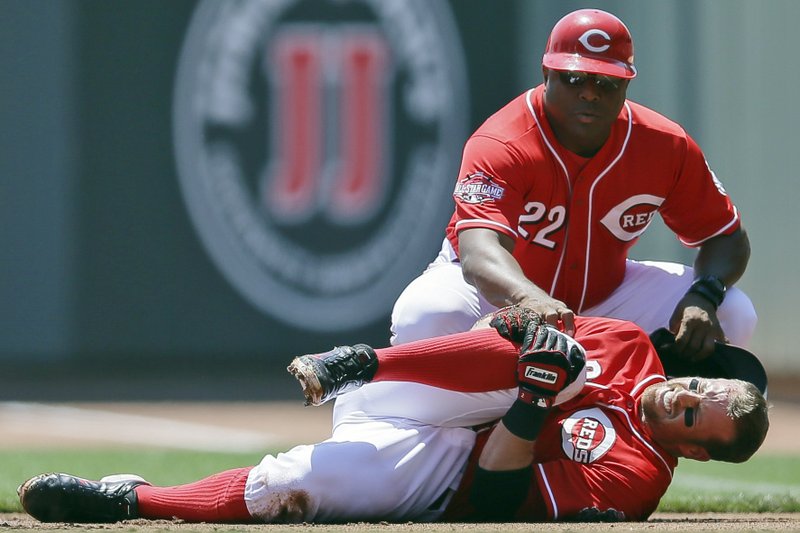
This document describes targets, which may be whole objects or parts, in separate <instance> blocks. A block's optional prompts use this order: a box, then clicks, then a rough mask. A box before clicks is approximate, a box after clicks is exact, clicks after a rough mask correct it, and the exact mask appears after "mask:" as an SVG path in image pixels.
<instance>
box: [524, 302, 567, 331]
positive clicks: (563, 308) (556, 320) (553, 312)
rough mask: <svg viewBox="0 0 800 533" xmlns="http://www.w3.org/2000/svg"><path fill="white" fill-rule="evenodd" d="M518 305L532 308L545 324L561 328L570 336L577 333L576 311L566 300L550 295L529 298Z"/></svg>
mask: <svg viewBox="0 0 800 533" xmlns="http://www.w3.org/2000/svg"><path fill="white" fill-rule="evenodd" d="M517 305H519V306H520V307H525V308H528V309H530V310H532V311H533V312H535V313H536V314H538V315H539V316H540V317H542V320H543V321H544V323H545V324H550V325H551V326H553V327H554V328H558V329H560V330H561V331H563V332H564V333H566V334H567V335H569V336H570V337H572V336H574V335H575V313H573V312H572V309H570V308H569V307H568V306H567V304H565V303H564V302H562V301H560V300H556V299H555V298H549V297H548V298H538V299H533V298H529V299H525V300H523V301H521V302H519V303H518V304H517Z"/></svg>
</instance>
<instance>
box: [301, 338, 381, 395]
mask: <svg viewBox="0 0 800 533" xmlns="http://www.w3.org/2000/svg"><path fill="white" fill-rule="evenodd" d="M287 370H288V371H289V373H290V374H292V375H293V376H294V377H295V378H297V380H298V381H299V382H300V386H301V387H303V395H305V397H306V405H322V404H323V403H325V402H327V401H328V400H332V399H333V398H336V397H337V396H339V395H340V394H344V393H345V392H349V391H351V390H355V389H357V388H358V387H360V386H361V385H363V384H365V383H369V382H370V381H371V380H372V378H373V377H374V376H375V372H376V371H377V370H378V356H377V355H376V354H375V350H373V349H372V348H370V347H369V346H367V345H366V344H356V345H354V346H337V347H336V348H334V349H333V350H331V351H329V352H325V353H320V354H310V355H301V356H300V357H295V358H294V360H293V361H292V363H291V364H290V365H289V366H288V368H287Z"/></svg>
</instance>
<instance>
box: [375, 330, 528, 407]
mask: <svg viewBox="0 0 800 533" xmlns="http://www.w3.org/2000/svg"><path fill="white" fill-rule="evenodd" d="M375 352H376V353H377V354H378V371H377V372H376V374H375V377H374V378H373V381H415V382H418V383H424V384H426V385H434V386H436V387H441V388H443V389H449V390H455V391H460V392H485V391H492V390H500V389H510V388H512V387H516V386H517V361H518V360H519V347H518V346H516V345H515V344H514V343H513V342H511V341H509V340H506V339H504V338H503V337H501V336H500V335H498V334H497V331H495V330H494V329H481V330H475V331H467V332H465V333H456V334H453V335H447V336H444V337H436V338H433V339H425V340H421V341H415V342H409V343H407V344H401V345H399V346H392V347H390V348H379V349H377V350H375Z"/></svg>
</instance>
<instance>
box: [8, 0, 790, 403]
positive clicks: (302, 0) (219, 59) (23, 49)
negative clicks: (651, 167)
mask: <svg viewBox="0 0 800 533" xmlns="http://www.w3.org/2000/svg"><path fill="white" fill-rule="evenodd" d="M581 7H599V8H601V9H606V10H608V11H611V12H613V13H615V14H617V15H618V16H619V17H620V18H622V19H623V20H624V21H625V22H626V23H627V25H628V27H629V28H630V30H631V32H632V33H633V37H634V41H635V44H636V64H637V67H638V70H639V77H638V78H637V79H636V80H635V81H634V82H633V83H632V84H631V87H630V90H629V97H630V98H631V99H633V100H636V101H638V102H640V103H643V104H645V105H647V106H649V107H652V108H654V109H656V110H658V111H660V112H662V113H664V114H666V115H667V116H670V117H671V118H673V119H674V120H676V121H678V122H680V123H681V124H682V125H683V126H684V127H685V128H686V129H687V130H688V131H689V133H690V134H691V135H693V136H694V137H695V138H696V139H697V140H698V142H699V143H700V145H701V147H703V149H704V151H705V153H706V155H707V157H708V160H709V162H710V164H711V166H712V168H714V170H715V172H716V174H717V175H718V176H719V178H720V179H721V180H722V182H723V183H724V185H725V187H726V189H727V191H728V192H729V193H730V194H731V196H732V197H733V199H734V201H735V202H736V204H737V205H738V207H739V209H740V211H741V213H742V217H743V221H744V224H745V225H746V228H747V229H748V231H749V233H750V238H751V241H752V246H753V255H752V259H751V262H750V266H749V268H748V271H747V273H746V274H745V276H744V278H743V279H742V280H741V282H740V284H739V285H740V286H741V287H742V288H743V289H744V290H745V291H746V292H747V293H748V294H749V295H750V296H751V298H752V299H753V301H754V303H755V305H756V308H757V311H758V313H759V317H760V321H759V326H758V330H757V332H756V337H755V339H754V342H753V349H754V350H755V351H756V352H757V353H759V354H760V355H761V356H762V358H763V359H764V361H765V364H766V366H767V368H768V371H769V372H770V374H772V375H774V376H787V375H788V376H798V375H800V358H798V357H797V356H796V353H795V352H796V350H795V349H794V347H793V343H792V342H791V336H790V335H791V331H792V329H793V327H794V319H795V316H794V309H795V302H796V301H798V300H799V299H800V286H799V285H798V283H796V282H795V277H796V271H797V266H796V265H797V263H798V261H799V260H800V246H798V244H799V241H800V238H798V236H797V232H796V230H795V227H794V223H795V222H794V216H793V213H794V209H793V207H794V206H793V204H794V202H796V201H797V199H798V198H799V197H800V194H798V191H800V188H799V187H798V186H797V185H796V183H795V181H796V180H795V176H794V165H793V164H792V163H791V161H792V160H793V155H794V152H796V151H797V141H798V134H797V131H796V128H797V126H796V124H797V122H798V118H800V112H798V109H797V106H796V105H794V98H793V97H792V95H793V94H794V92H795V88H796V87H797V86H798V82H800V73H799V72H798V69H797V68H796V64H797V59H796V57H795V53H794V48H795V47H794V46H793V45H794V39H795V32H794V31H793V29H794V28H793V27H792V21H793V20H796V19H797V18H798V16H800V3H797V2H794V1H793V0H773V1H770V2H749V1H746V0H699V1H696V0H673V1H670V2H626V1H621V0H620V1H606V2H603V1H596V2H573V1H560V2H554V1H553V2H550V1H543V0H542V1H534V0H503V1H490V0H453V1H451V2H447V1H444V0H419V1H416V0H348V1H341V0H294V1H293V0H263V1H237V0H230V1H227V2H195V1H191V0H172V1H170V2H162V1H159V0H136V1H133V0H130V1H121V2H106V1H103V0H61V1H56V2H53V1H50V0H4V1H3V2H2V3H0V61H2V68H0V139H2V142H0V246H2V250H3V254H2V259H0V380H1V381H2V382H3V387H0V397H2V398H6V399H25V398H34V399H36V398H38V399H48V398H66V399H70V398H72V399H95V398H105V399H125V398H139V397H169V398H198V397H199V398H214V397H229V398H260V397H265V396H275V397H278V396H281V395H282V394H284V393H285V391H287V390H292V389H291V387H292V385H291V383H290V382H289V380H288V378H284V374H283V370H282V369H283V367H284V366H285V363H286V362H287V361H288V360H289V358H290V357H291V356H292V355H295V354H297V353H299V352H311V351H321V350H324V349H327V348H329V347H330V346H332V345H334V344H337V343H339V344H341V343H348V342H357V341H362V342H368V343H372V344H374V345H378V346H380V345H385V344H386V343H387V341H388V325H389V312H390V310H391V304H392V302H393V301H394V298H395V297H396V296H397V295H398V294H399V292H400V290H402V288H403V287H404V286H405V284H406V283H407V282H408V281H409V280H411V279H412V278H413V277H415V276H416V275H417V274H418V273H419V272H421V270H422V269H423V268H424V266H425V264H426V263H427V262H428V261H429V260H430V259H432V258H433V257H434V255H435V253H436V251H437V250H438V247H439V244H440V242H441V238H442V236H443V228H444V225H445V224H446V221H447V219H448V218H449V215H450V212H451V209H452V201H451V199H450V193H451V192H452V186H453V182H454V181H453V180H454V179H455V173H456V172H457V170H458V163H459V158H460V150H461V147H462V144H463V142H464V140H465V139H466V138H467V136H468V135H469V133H470V132H471V131H472V130H474V129H475V128H476V127H477V126H478V125H479V124H480V123H481V122H482V121H483V120H484V119H485V118H486V117H488V116H489V115H490V114H491V113H492V112H493V111H495V110H496V109H498V108H499V107H500V106H502V105H503V104H505V103H506V102H507V101H508V100H509V99H511V98H512V97H514V96H516V95H517V94H519V93H521V92H522V91H524V90H525V89H526V88H528V87H530V86H532V85H534V84H537V83H538V82H539V81H540V78H541V71H540V67H539V65H540V58H541V53H542V50H543V47H544V43H545V41H546V39H547V35H548V33H549V30H550V28H551V27H552V25H553V24H554V23H555V22H556V21H557V20H558V19H559V18H560V17H561V16H563V15H564V14H565V13H567V12H569V11H571V10H572V9H577V8H581ZM354 87H355V88H356V89H354ZM358 87H361V89H359V90H360V91H361V92H354V91H356V90H357V89H358ZM365 109H366V110H367V111H365ZM312 111H313V112H312ZM309 147H311V148H309ZM286 169H289V171H288V172H286ZM282 175H290V176H291V177H292V180H294V181H292V180H290V181H288V182H281V181H280V179H281V178H280V176H282ZM375 176H377V178H376V177H375ZM315 180H317V181H315ZM309 184H310V185H309ZM275 198H279V199H281V200H280V201H276V200H275ZM634 256H635V257H637V258H655V259H669V260H678V261H683V262H689V263H690V262H691V261H692V259H693V256H694V253H693V251H692V250H688V249H685V248H683V247H682V246H681V245H680V244H679V243H678V241H677V240H676V239H675V238H674V236H673V235H672V234H670V233H669V232H668V231H666V230H665V229H664V228H663V226H662V225H661V224H660V221H657V222H655V223H654V224H653V226H652V227H651V228H650V229H649V230H648V232H647V233H646V234H645V237H644V238H643V239H642V240H641V241H640V243H639V244H638V245H637V246H636V247H635V248H634ZM268 376H273V377H274V379H272V380H270V379H268Z"/></svg>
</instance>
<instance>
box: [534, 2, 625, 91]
mask: <svg viewBox="0 0 800 533" xmlns="http://www.w3.org/2000/svg"><path fill="white" fill-rule="evenodd" d="M542 65H544V66H545V67H547V68H550V69H553V70H577V71H581V72H588V73H590V74H604V75H606V76H614V77H617V78H627V79H630V78H634V77H636V67H634V66H633V39H631V33H630V32H629V31H628V28H626V27H625V24H623V23H622V21H621V20H619V19H618V18H617V17H615V16H614V15H612V14H611V13H606V12H605V11H600V10H599V9H579V10H578V11H573V12H572V13H570V14H568V15H566V16H565V17H564V18H562V19H561V20H559V21H558V22H557V23H556V25H555V26H553V31H551V32H550V37H549V38H548V39H547V46H545V50H544V56H543V57H542Z"/></svg>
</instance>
